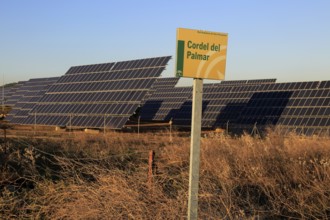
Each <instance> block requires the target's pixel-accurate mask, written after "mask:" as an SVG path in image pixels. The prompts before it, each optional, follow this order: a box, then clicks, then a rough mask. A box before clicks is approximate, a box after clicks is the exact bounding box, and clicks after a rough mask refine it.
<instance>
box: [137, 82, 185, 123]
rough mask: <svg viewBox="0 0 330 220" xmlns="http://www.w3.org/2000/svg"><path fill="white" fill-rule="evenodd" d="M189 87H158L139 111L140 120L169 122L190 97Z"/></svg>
mask: <svg viewBox="0 0 330 220" xmlns="http://www.w3.org/2000/svg"><path fill="white" fill-rule="evenodd" d="M191 92H192V89H191V87H160V88H157V89H156V91H155V92H154V93H153V94H152V95H151V96H150V97H149V98H148V100H147V101H146V102H145V103H144V105H143V106H142V107H141V110H140V117H141V119H142V120H161V121H169V120H171V118H173V117H174V116H175V114H176V113H177V111H178V110H179V109H180V108H181V105H182V104H183V102H184V101H185V100H186V99H187V98H188V97H189V96H191Z"/></svg>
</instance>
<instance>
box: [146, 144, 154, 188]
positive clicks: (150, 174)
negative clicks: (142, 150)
mask: <svg viewBox="0 0 330 220" xmlns="http://www.w3.org/2000/svg"><path fill="white" fill-rule="evenodd" d="M154 157H155V152H154V151H153V150H150V151H149V172H148V186H149V188H151V186H152V182H153V181H152V180H153V168H154Z"/></svg>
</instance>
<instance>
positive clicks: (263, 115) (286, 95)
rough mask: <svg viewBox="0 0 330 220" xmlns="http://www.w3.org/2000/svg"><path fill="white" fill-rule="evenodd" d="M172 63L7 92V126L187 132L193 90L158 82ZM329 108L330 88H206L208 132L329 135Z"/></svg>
mask: <svg viewBox="0 0 330 220" xmlns="http://www.w3.org/2000/svg"><path fill="white" fill-rule="evenodd" d="M169 59H170V57H157V58H148V59H140V60H131V61H123V62H116V63H104V64H94V65H84V66H75V67H71V68H70V69H69V70H68V71H67V73H66V74H65V75H63V76H61V77H53V78H43V79H31V80H29V81H26V82H19V83H18V84H17V85H16V86H14V87H11V89H8V88H5V92H4V94H5V103H6V105H10V106H12V111H11V112H10V113H9V114H8V116H7V118H6V119H7V120H9V121H10V122H11V123H14V124H40V125H55V126H75V127H86V128H87V127H88V128H104V127H107V128H112V129H121V128H122V127H123V126H124V125H125V124H127V123H128V121H129V118H130V117H131V116H132V115H133V114H135V113H139V115H138V116H140V118H141V119H142V120H144V121H169V120H172V122H173V124H174V125H177V126H180V127H189V126H190V124H191V94H192V88H191V87H175V85H176V84H177V82H178V78H160V77H159V76H160V74H161V73H162V71H163V70H164V69H165V67H166V65H167V63H168V61H169ZM1 98H2V97H1ZM329 106H330V81H322V82H293V83H276V80H275V79H260V80H233V81H222V82H220V83H214V84H205V85H204V90H203V119H202V126H203V128H212V129H214V128H218V127H225V126H227V127H228V124H230V125H231V127H237V128H244V127H247V126H251V125H254V124H258V125H262V126H266V125H267V126H268V125H280V124H281V125H284V126H286V127H288V128H294V129H301V130H305V131H308V133H317V132H324V131H327V130H328V129H329V127H330V118H329V117H330V107H329ZM137 110H138V111H137ZM306 128H307V129H306Z"/></svg>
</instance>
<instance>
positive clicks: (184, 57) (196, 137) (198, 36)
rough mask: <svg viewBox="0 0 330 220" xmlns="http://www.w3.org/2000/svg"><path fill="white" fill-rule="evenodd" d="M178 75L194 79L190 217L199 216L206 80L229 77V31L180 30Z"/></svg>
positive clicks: (177, 59) (177, 58)
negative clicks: (200, 163) (226, 72)
mask: <svg viewBox="0 0 330 220" xmlns="http://www.w3.org/2000/svg"><path fill="white" fill-rule="evenodd" d="M176 36H177V37H176V39H177V44H176V45H177V51H176V54H177V56H176V71H175V73H176V76H177V77H189V78H193V79H194V85H193V86H194V87H193V102H192V118H191V143H190V173H189V200H188V219H189V220H190V219H197V218H198V215H197V211H198V182H199V160H200V155H199V154H200V138H201V127H202V126H201V124H202V96H203V79H215V80H223V79H224V78H225V70H226V58H227V44H228V34H226V33H220V32H211V31H203V30H192V29H186V28H178V29H177V35H176Z"/></svg>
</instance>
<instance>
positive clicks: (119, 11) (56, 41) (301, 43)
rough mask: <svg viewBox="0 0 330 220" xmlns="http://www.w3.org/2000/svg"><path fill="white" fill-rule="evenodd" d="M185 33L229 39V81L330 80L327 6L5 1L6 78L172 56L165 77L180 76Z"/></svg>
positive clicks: (0, 31)
mask: <svg viewBox="0 0 330 220" xmlns="http://www.w3.org/2000/svg"><path fill="white" fill-rule="evenodd" d="M178 27H183V28H191V29H201V30H209V31H217V32H226V33H228V34H229V40H228V52H227V70H226V79H227V80H239V79H260V78H277V79H278V81H279V82H287V81H319V80H329V78H330V77H329V76H330V1H326V0H324V1H323V0H314V1H304V0H300V1H298V0H290V1H289V0H276V1H273V0H268V1H262V0H250V1H246V0H245V1H243V0H241V1H239V0H236V1H235V0H233V1H222V0H217V1H194V0H189V1H188V0H181V1H180V0H176V1H174V0H168V1H155V0H154V1H151V0H150V1H147V0H139V1H133V0H131V1H128V0H121V1H110V0H93V1H91V0H90V1H87V0H56V1H55V0H54V1H41V0H29V1H23V0H21V1H18V0H0V75H2V74H3V75H4V78H5V83H9V82H15V81H20V80H28V79H30V78H41V77H52V76H61V75H63V74H64V73H65V72H66V71H67V70H68V69H69V67H70V66H75V65H84V64H93V63H104V62H113V61H121V60H129V59H141V58H147V57H153V56H167V55H171V56H172V57H173V59H172V60H171V63H170V65H169V66H168V67H167V69H166V71H165V72H164V73H163V76H164V77H169V76H174V63H175V61H174V60H175V46H176V28H178ZM1 78H2V77H1Z"/></svg>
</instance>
